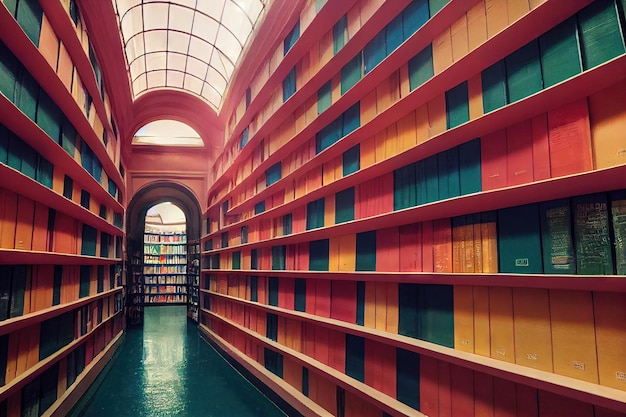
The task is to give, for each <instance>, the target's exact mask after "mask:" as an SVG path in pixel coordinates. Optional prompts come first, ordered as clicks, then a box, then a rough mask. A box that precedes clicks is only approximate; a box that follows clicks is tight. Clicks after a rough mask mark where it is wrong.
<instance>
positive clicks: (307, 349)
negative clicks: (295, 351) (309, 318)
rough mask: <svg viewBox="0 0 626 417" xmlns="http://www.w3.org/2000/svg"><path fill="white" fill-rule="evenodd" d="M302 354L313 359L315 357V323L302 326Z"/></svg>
mask: <svg viewBox="0 0 626 417" xmlns="http://www.w3.org/2000/svg"><path fill="white" fill-rule="evenodd" d="M302 345H303V349H302V353H304V354H305V355H307V356H310V357H311V358H314V357H315V325H314V324H313V323H307V322H305V323H303V324H302Z"/></svg>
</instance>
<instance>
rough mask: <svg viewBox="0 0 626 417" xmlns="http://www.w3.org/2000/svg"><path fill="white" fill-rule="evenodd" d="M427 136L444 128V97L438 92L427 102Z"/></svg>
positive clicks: (433, 134) (443, 130)
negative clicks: (437, 94)
mask: <svg viewBox="0 0 626 417" xmlns="http://www.w3.org/2000/svg"><path fill="white" fill-rule="evenodd" d="M428 125H429V128H428V137H430V138H432V137H433V136H435V135H438V134H439V133H442V132H445V130H446V97H445V95H444V94H440V95H439V96H437V97H435V98H434V99H432V100H431V101H429V102H428Z"/></svg>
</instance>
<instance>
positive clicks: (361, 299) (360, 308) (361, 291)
mask: <svg viewBox="0 0 626 417" xmlns="http://www.w3.org/2000/svg"><path fill="white" fill-rule="evenodd" d="M356 324H358V325H359V326H364V325H365V281H357V282H356Z"/></svg>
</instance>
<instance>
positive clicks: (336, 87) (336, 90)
mask: <svg viewBox="0 0 626 417" xmlns="http://www.w3.org/2000/svg"><path fill="white" fill-rule="evenodd" d="M330 88H331V102H332V103H336V102H337V100H339V99H340V98H341V72H338V73H337V74H335V76H334V77H333V78H331V79H330Z"/></svg>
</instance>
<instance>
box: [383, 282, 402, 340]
mask: <svg viewBox="0 0 626 417" xmlns="http://www.w3.org/2000/svg"><path fill="white" fill-rule="evenodd" d="M386 285H387V291H386V292H387V294H386V295H387V299H386V314H385V317H386V318H387V323H386V325H385V328H386V330H387V332H389V333H394V334H397V333H398V312H399V307H398V290H399V289H398V284H396V283H395V282H387V283H386Z"/></svg>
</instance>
